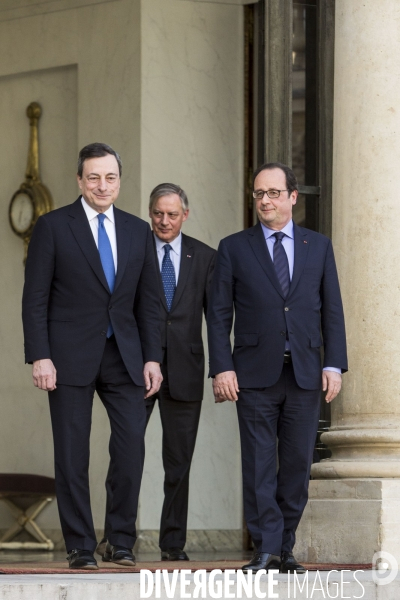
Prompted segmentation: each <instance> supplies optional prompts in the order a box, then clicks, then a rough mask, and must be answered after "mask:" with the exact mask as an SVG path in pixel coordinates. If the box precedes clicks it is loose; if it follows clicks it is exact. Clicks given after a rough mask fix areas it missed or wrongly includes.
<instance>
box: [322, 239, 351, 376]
mask: <svg viewBox="0 0 400 600" xmlns="http://www.w3.org/2000/svg"><path fill="white" fill-rule="evenodd" d="M321 301H322V303H321V329H322V337H323V341H324V367H328V366H330V367H336V368H338V369H341V370H342V372H343V373H345V372H346V371H347V370H348V365H347V349H346V330H345V324H344V314H343V305H342V298H341V294H340V287H339V278H338V274H337V270H336V263H335V257H334V254H333V248H332V242H331V241H329V245H328V249H327V252H326V257H325V266H324V276H323V280H322V286H321Z"/></svg>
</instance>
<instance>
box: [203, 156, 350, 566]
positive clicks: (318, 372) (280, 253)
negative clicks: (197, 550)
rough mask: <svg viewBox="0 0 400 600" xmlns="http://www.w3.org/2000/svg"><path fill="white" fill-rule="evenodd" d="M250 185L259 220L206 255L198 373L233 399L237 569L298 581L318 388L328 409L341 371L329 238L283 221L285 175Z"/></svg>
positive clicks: (286, 215)
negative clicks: (244, 546)
mask: <svg viewBox="0 0 400 600" xmlns="http://www.w3.org/2000/svg"><path fill="white" fill-rule="evenodd" d="M253 181H254V192H253V196H254V198H255V200H256V210H257V214H258V218H259V221H260V222H259V223H258V224H257V225H255V226H254V227H251V228H250V229H247V230H245V231H242V232H240V233H236V234H234V235H231V236H229V237H228V238H225V239H224V240H222V241H221V243H220V246H219V249H218V256H217V263H216V267H215V274H214V278H213V283H212V286H211V294H210V305H209V310H208V338H209V352H210V375H211V376H212V377H213V378H214V379H213V389H214V395H215V399H216V402H223V401H225V400H230V401H232V402H236V408H237V413H238V420H239V429H240V438H241V449H242V471H243V494H244V512H245V518H246V521H247V526H248V529H249V532H250V534H251V537H252V540H253V543H254V546H255V554H254V557H253V558H252V560H251V561H250V562H249V563H248V564H246V565H244V566H243V570H244V571H252V572H256V571H258V570H260V569H267V570H268V569H278V568H280V570H281V572H284V573H287V572H294V571H296V572H297V573H304V571H305V569H304V567H303V566H302V565H300V564H299V563H298V562H297V561H296V559H295V558H294V556H293V552H292V551H293V546H294V544H295V532H296V528H297V526H298V524H299V521H300V518H301V515H302V513H303V510H304V508H305V505H306V503H307V499H308V482H309V478H310V468H311V462H312V456H313V448H314V443H315V439H316V433H317V427H318V418H319V399H320V394H321V385H322V389H323V390H324V391H326V401H327V402H331V401H332V400H333V399H334V398H335V397H336V396H337V394H338V393H339V391H340V388H341V378H342V376H341V373H343V372H345V371H346V370H347V354H346V336H345V327H344V317H343V309H342V301H341V296H340V289H339V282H338V277H337V272H336V266H335V259H334V255H333V249H332V244H331V241H330V240H329V239H328V238H327V237H325V236H323V235H321V234H319V233H316V232H314V231H311V230H308V229H304V228H303V227H298V226H297V225H296V224H295V223H293V220H292V207H293V205H294V204H296V201H297V195H298V189H297V181H296V177H295V175H294V173H293V171H292V170H291V169H290V168H289V167H287V166H286V165H283V164H281V163H268V164H265V165H263V166H261V167H260V168H259V169H257V171H256V172H255V173H254V180H253ZM233 318H235V321H234V334H235V337H234V349H233V354H232V352H231V344H230V332H231V327H232V323H233ZM321 347H323V349H324V361H323V368H322V365H321V355H320V348H321ZM277 438H278V448H277V445H276V439H277ZM277 451H278V462H279V470H278V472H277V471H276V464H277Z"/></svg>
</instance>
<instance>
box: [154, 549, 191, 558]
mask: <svg viewBox="0 0 400 600" xmlns="http://www.w3.org/2000/svg"><path fill="white" fill-rule="evenodd" d="M161 560H189V557H188V555H187V554H186V552H185V551H184V550H182V548H168V549H167V550H162V551H161Z"/></svg>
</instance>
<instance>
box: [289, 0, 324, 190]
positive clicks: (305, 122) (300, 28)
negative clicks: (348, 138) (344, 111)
mask: <svg viewBox="0 0 400 600" xmlns="http://www.w3.org/2000/svg"><path fill="white" fill-rule="evenodd" d="M292 60H293V98H292V100H293V131H292V134H293V144H292V156H293V170H294V172H295V173H296V176H297V178H298V180H299V183H300V184H301V185H318V181H317V92H316V76H317V56H316V6H315V2H307V3H306V2H304V3H303V2H294V3H293V57H292Z"/></svg>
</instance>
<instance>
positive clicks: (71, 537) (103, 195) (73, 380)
mask: <svg viewBox="0 0 400 600" xmlns="http://www.w3.org/2000/svg"><path fill="white" fill-rule="evenodd" d="M120 177H121V159H120V157H119V155H118V154H117V153H116V152H115V151H114V150H113V149H112V148H110V146H107V145H106V144H98V143H96V144H90V145H89V146H85V147H84V148H83V149H82V150H81V151H80V153H79V159H78V176H77V178H78V185H79V188H80V190H81V195H80V196H79V198H78V199H77V200H76V202H74V203H73V204H70V205H68V206H64V207H62V208H59V209H58V210H54V211H52V212H50V213H48V214H46V215H44V216H42V217H40V218H39V219H38V221H37V224H36V226H35V228H34V231H33V235H32V240H31V242H30V245H29V252H28V258H27V262H26V273H25V287H24V297H23V322H24V335H25V358H26V362H27V363H33V383H34V385H35V386H36V387H38V388H39V389H42V390H45V391H47V392H48V394H49V401H50V413H51V422H52V428H53V438H54V455H55V479H56V491H57V502H58V509H59V514H60V520H61V527H62V531H63V535H64V539H65V544H66V548H67V552H68V561H69V566H70V568H73V569H97V563H96V560H95V558H94V556H93V551H94V549H95V548H96V536H95V531H94V527H93V519H92V513H91V509H90V496H89V481H88V466H89V436H90V427H91V415H92V403H93V395H94V392H95V391H96V392H97V393H98V395H99V397H100V399H101V401H102V403H103V404H104V406H105V408H106V410H107V413H108V417H109V419H110V425H111V438H110V444H109V448H110V457H111V462H112V464H113V465H114V468H113V472H112V480H111V487H112V490H113V502H112V506H111V508H110V514H109V522H110V535H109V538H108V541H109V543H108V544H107V548H106V553H105V555H104V558H103V560H107V561H110V562H115V563H117V564H121V565H127V566H133V565H134V564H135V562H134V556H133V554H132V551H131V550H132V547H133V545H134V543H135V540H136V529H135V521H136V515H137V506H138V495H139V488H140V481H141V477H142V470H143V461H144V431H145V424H146V410H145V401H144V398H145V396H151V395H152V394H154V393H156V392H157V391H158V389H159V387H160V384H161V381H162V376H161V371H160V365H159V363H160V362H161V359H162V354H161V342H160V330H159V298H158V285H157V271H156V263H155V260H154V250H153V239H152V234H151V231H150V227H149V226H148V224H147V223H145V222H144V221H142V220H141V219H138V218H137V217H134V216H133V215H131V214H129V213H126V212H124V211H122V210H120V209H118V208H115V207H114V202H115V200H116V199H117V198H118V194H119V189H120V183H121V179H120Z"/></svg>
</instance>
